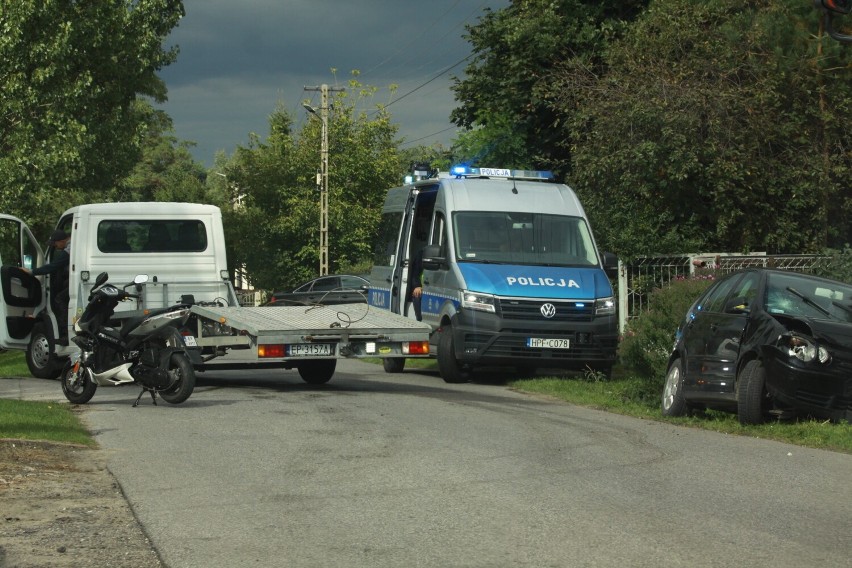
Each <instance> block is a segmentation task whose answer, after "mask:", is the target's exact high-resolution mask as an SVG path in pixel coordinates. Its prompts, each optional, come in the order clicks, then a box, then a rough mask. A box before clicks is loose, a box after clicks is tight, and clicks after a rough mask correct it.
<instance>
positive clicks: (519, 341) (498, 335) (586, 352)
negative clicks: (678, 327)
mask: <svg viewBox="0 0 852 568" xmlns="http://www.w3.org/2000/svg"><path fill="white" fill-rule="evenodd" d="M452 324H453V325H452V330H453V344H454V347H455V353H456V359H457V360H458V361H459V362H460V363H463V364H467V365H471V366H474V365H483V366H485V365H514V366H523V367H540V368H557V369H576V370H583V369H587V368H590V369H593V370H604V371H608V370H609V369H610V368H611V367H612V365H613V364H614V363H615V358H616V350H617V348H618V326H617V321H616V317H615V316H614V315H612V316H603V317H596V318H591V319H590V321H575V322H565V321H561V322H551V321H546V320H543V319H539V320H518V319H513V320H505V319H503V318H501V317H499V316H497V315H495V314H488V313H484V312H478V311H472V310H463V311H459V312H458V313H456V314H455V317H454V318H453V321H452ZM531 338H535V339H560V340H567V348H566V346H565V345H566V342H565V341H560V342H553V343H554V344H559V345H561V346H560V348H544V347H529V346H528V343H529V339H531Z"/></svg>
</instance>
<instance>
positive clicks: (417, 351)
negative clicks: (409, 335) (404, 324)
mask: <svg viewBox="0 0 852 568" xmlns="http://www.w3.org/2000/svg"><path fill="white" fill-rule="evenodd" d="M402 354H403V355H428V354H429V342H428V341H403V342H402Z"/></svg>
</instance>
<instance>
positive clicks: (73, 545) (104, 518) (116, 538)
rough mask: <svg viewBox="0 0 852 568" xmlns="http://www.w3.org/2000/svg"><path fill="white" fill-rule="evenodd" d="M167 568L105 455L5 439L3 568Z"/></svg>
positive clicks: (0, 502) (1, 447) (0, 525)
mask: <svg viewBox="0 0 852 568" xmlns="http://www.w3.org/2000/svg"><path fill="white" fill-rule="evenodd" d="M65 566H68V567H71V566H73V567H75V568H77V567H87V566H91V567H102V566H110V567H116V566H117V567H127V568H155V567H162V566H163V564H162V563H161V562H160V560H159V557H158V556H157V552H156V551H155V550H154V548H153V546H152V545H151V543H150V542H149V541H148V538H147V537H146V536H145V533H144V532H143V530H142V527H141V526H140V525H139V523H138V522H137V521H136V518H135V517H134V516H133V512H132V511H131V509H130V506H129V505H128V503H127V501H126V499H125V498H124V495H123V494H122V492H121V488H120V487H119V485H118V483H117V482H116V480H115V478H114V477H113V476H112V474H111V473H110V472H109V471H108V470H107V468H106V464H105V461H104V459H103V455H102V454H101V452H100V450H93V449H90V448H86V447H82V446H74V445H66V444H52V443H47V442H33V441H27V440H8V439H0V568H36V567H39V568H41V567H51V568H53V567H60V568H61V567H65Z"/></svg>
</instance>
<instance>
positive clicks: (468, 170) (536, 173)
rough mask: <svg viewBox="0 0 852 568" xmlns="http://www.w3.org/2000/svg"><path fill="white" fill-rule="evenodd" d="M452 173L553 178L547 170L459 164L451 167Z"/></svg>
mask: <svg viewBox="0 0 852 568" xmlns="http://www.w3.org/2000/svg"><path fill="white" fill-rule="evenodd" d="M450 173H451V174H452V175H454V176H455V177H457V178H463V177H497V178H510V179H531V180H539V181H542V180H552V179H554V178H553V172H550V171H547V170H510V169H506V168H472V167H470V166H466V165H464V164H459V165H457V166H453V167H452V168H450Z"/></svg>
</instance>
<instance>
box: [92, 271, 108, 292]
mask: <svg viewBox="0 0 852 568" xmlns="http://www.w3.org/2000/svg"><path fill="white" fill-rule="evenodd" d="M107 280H109V274H107V273H106V272H101V273H100V274H98V277H97V278H95V288H97V287H98V286H100V285H102V284H103V283H104V282H106V281H107Z"/></svg>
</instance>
